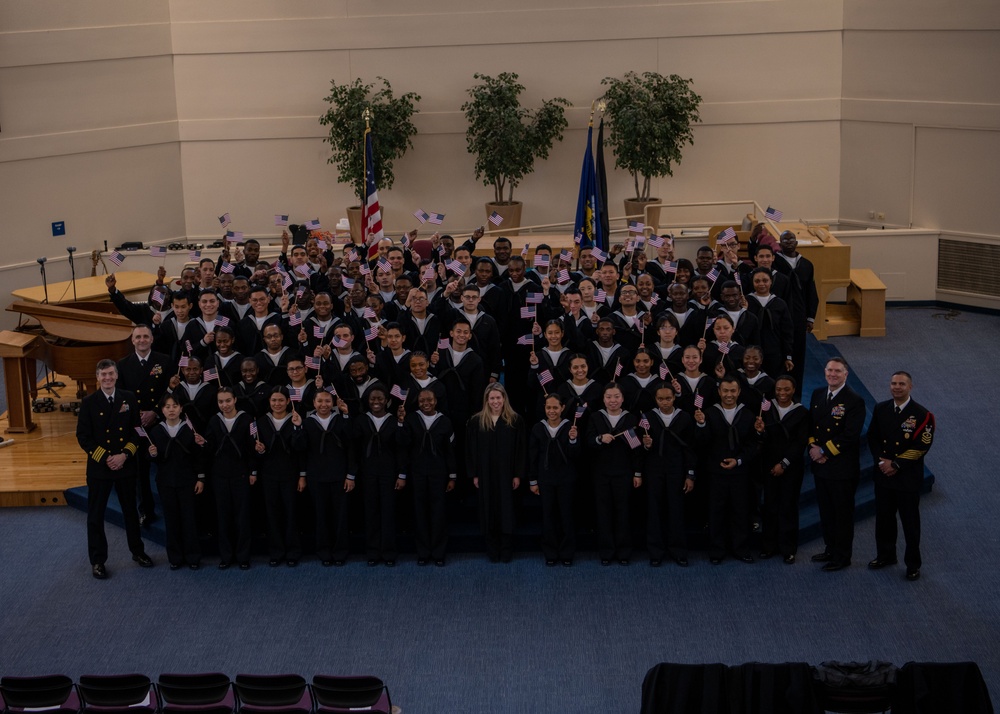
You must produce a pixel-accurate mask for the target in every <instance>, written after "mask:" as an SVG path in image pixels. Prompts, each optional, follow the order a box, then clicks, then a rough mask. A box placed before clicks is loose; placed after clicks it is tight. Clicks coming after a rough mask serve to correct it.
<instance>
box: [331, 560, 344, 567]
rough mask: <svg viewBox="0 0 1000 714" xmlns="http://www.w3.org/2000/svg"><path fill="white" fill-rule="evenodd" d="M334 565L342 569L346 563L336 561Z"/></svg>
mask: <svg viewBox="0 0 1000 714" xmlns="http://www.w3.org/2000/svg"><path fill="white" fill-rule="evenodd" d="M333 564H334V566H335V567H337V568H340V567H342V566H343V565H344V561H343V560H335V561H333Z"/></svg>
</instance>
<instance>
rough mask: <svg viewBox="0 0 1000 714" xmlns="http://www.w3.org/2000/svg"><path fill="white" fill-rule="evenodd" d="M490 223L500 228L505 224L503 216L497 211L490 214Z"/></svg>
mask: <svg viewBox="0 0 1000 714" xmlns="http://www.w3.org/2000/svg"><path fill="white" fill-rule="evenodd" d="M490 223H492V224H493V225H495V226H499V225H500V224H501V223H503V216H501V215H500V214H499V213H497V212H496V211H493V213H491V214H490Z"/></svg>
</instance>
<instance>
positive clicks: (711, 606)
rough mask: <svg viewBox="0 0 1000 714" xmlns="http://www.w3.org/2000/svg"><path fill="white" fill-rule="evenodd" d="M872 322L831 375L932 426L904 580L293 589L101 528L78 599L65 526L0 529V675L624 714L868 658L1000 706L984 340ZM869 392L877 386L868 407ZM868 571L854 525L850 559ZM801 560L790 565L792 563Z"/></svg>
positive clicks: (451, 578) (905, 320)
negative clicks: (846, 366)
mask: <svg viewBox="0 0 1000 714" xmlns="http://www.w3.org/2000/svg"><path fill="white" fill-rule="evenodd" d="M940 314H950V313H946V312H942V311H940V310H938V311H934V310H891V309H890V310H889V311H888V316H887V320H888V325H889V336H888V337H886V338H884V339H860V338H837V339H835V340H833V341H832V342H833V344H834V345H835V346H836V347H837V349H839V350H840V351H841V352H842V353H843V354H844V355H845V356H846V357H847V359H848V361H849V362H850V364H851V369H852V373H853V374H854V375H855V376H857V377H859V378H860V379H861V380H862V381H864V383H866V384H868V385H870V386H871V387H872V391H873V392H874V394H875V396H877V397H879V398H881V397H882V394H883V393H885V392H886V391H887V385H888V380H889V375H890V373H891V372H892V371H893V370H895V369H897V368H899V367H903V368H905V369H908V370H909V371H911V372H912V373H913V374H914V381H915V388H914V398H916V399H917V400H918V401H920V402H922V403H924V404H926V405H927V406H929V407H930V408H932V409H933V410H934V411H935V413H936V415H937V418H938V425H939V431H938V437H937V439H936V440H935V445H934V449H933V450H932V451H931V453H930V456H929V457H928V461H929V465H930V467H931V468H932V469H933V470H934V472H935V473H936V475H937V477H938V480H937V482H936V484H935V488H934V492H933V493H932V494H930V495H929V496H928V497H926V498H925V500H924V502H923V506H922V513H923V526H924V546H923V553H924V568H923V578H922V579H921V580H920V581H919V582H917V583H907V582H905V581H904V580H903V578H902V574H903V571H902V568H888V569H886V570H883V571H879V572H871V571H868V570H867V569H865V568H864V567H861V566H857V565H856V566H855V567H852V568H850V569H848V570H845V571H843V572H840V573H833V574H829V573H822V572H820V571H819V570H818V569H817V568H816V567H815V566H813V565H811V564H809V563H808V562H800V563H798V564H796V565H794V566H791V567H789V566H785V565H783V564H782V563H781V562H780V561H774V560H771V561H767V562H761V563H757V564H755V565H752V566H747V565H743V564H740V563H734V562H726V563H724V564H723V565H721V566H718V567H712V566H710V565H708V564H707V563H706V562H705V561H704V560H702V559H701V558H699V559H696V560H695V561H694V562H692V566H691V567H690V568H688V569H686V570H682V569H680V568H676V567H664V568H660V569H651V568H648V567H646V566H644V565H640V564H633V565H632V566H630V567H628V568H624V567H620V566H613V567H609V568H602V567H601V566H600V565H598V564H597V563H595V562H593V561H586V562H585V561H581V562H580V563H578V564H577V565H576V566H574V567H573V568H571V569H564V568H554V569H550V568H546V567H545V566H544V564H543V563H542V562H541V560H540V558H539V557H538V556H537V554H520V555H519V556H518V557H517V558H516V559H515V561H514V562H513V563H512V564H510V565H508V566H503V565H490V564H489V563H487V562H486V561H485V558H483V557H482V556H478V555H471V554H470V555H463V556H456V557H454V558H452V559H451V560H450V561H449V565H448V567H446V568H444V569H437V568H431V569H421V568H418V567H417V566H416V565H415V564H413V563H412V562H404V563H402V564H400V565H399V566H398V567H396V568H395V569H388V568H382V567H380V568H368V567H366V566H365V565H364V564H363V563H357V562H356V563H351V564H348V566H346V567H345V568H343V569H330V570H327V569H323V568H320V567H317V566H316V565H315V564H303V565H302V566H300V567H299V568H297V569H295V570H289V569H287V568H280V569H274V570H272V569H270V568H267V567H266V566H264V567H262V566H256V567H254V568H253V569H252V570H250V571H249V572H245V573H241V572H239V571H236V572H234V571H227V572H220V571H217V570H215V569H203V570H201V571H199V572H190V571H187V570H182V571H177V572H170V571H169V570H167V568H166V567H165V565H164V561H165V557H164V553H163V550H162V548H160V547H159V546H156V545H150V547H149V551H150V553H151V555H152V556H153V558H154V559H155V560H156V561H157V567H156V568H154V569H152V570H150V571H146V570H142V569H140V568H138V567H136V566H135V565H134V564H133V563H132V562H131V560H130V559H129V556H128V550H127V548H126V546H125V542H124V541H125V539H124V534H123V533H122V532H121V531H120V530H118V529H115V528H109V537H110V541H111V559H110V560H109V562H108V566H109V569H110V570H111V573H112V577H111V578H110V579H109V580H108V581H106V582H98V581H95V580H93V579H92V578H91V577H90V575H89V568H88V566H87V557H86V545H85V527H84V516H83V514H81V513H79V512H77V511H74V510H73V509H69V508H61V509H55V508H52V509H7V510H4V511H0V543H2V544H3V546H2V548H3V564H4V572H3V577H2V578H0V632H2V633H3V641H2V644H0V674H38V673H42V672H52V671H60V672H65V673H66V674H69V675H70V676H74V677H75V676H78V675H80V674H81V673H100V672H123V671H140V672H147V673H149V674H151V675H153V676H155V675H156V674H158V673H160V672H165V671H191V670H219V671H223V672H228V673H230V674H235V673H237V672H255V671H256V672H279V671H297V672H300V673H302V674H305V675H307V676H308V675H312V674H313V673H317V672H337V673H352V672H354V673H359V672H370V673H374V674H377V675H379V676H381V677H383V678H384V679H385V680H386V681H387V682H388V684H389V686H390V687H391V689H392V693H393V701H394V703H397V704H399V705H400V706H402V707H403V709H404V711H405V712H406V713H407V714H411V713H413V712H432V713H437V712H505V713H506V712H531V713H534V712H541V711H547V710H551V711H571V712H633V711H635V710H636V709H637V708H638V706H639V685H640V683H641V681H642V677H643V675H644V674H645V672H646V671H647V670H648V669H649V667H651V666H652V665H654V664H656V663H657V662H660V661H664V660H671V661H677V662H715V661H719V662H724V663H727V664H739V663H742V662H746V661H753V660H758V661H770V662H777V661H805V662H811V663H818V662H820V661H822V660H827V659H839V660H851V659H859V660H867V659H870V658H876V657H877V658H881V659H886V660H889V661H893V662H896V663H897V664H902V663H904V662H906V661H909V660H937V661H957V660H974V661H976V662H978V663H979V665H980V666H981V667H982V669H983V673H984V675H985V677H986V681H987V684H988V685H989V687H990V690H991V692H992V693H993V696H994V697H996V696H997V693H998V692H1000V649H998V648H997V647H996V642H997V641H998V639H1000V606H998V599H997V597H996V593H997V592H998V591H1000V571H998V569H997V568H996V567H995V563H996V554H997V549H998V545H1000V535H998V532H997V529H996V527H995V521H996V514H997V513H998V512H1000V490H998V489H997V488H995V487H994V486H993V483H992V481H993V479H992V476H993V474H994V472H995V470H996V469H995V464H994V462H995V457H994V456H993V455H992V453H987V452H986V450H985V449H984V448H982V446H981V445H980V443H979V442H978V441H977V440H976V439H975V438H974V437H975V436H976V435H978V434H981V433H982V429H983V427H984V421H985V422H987V423H989V422H990V421H992V420H993V418H994V417H993V415H995V414H996V413H997V410H996V406H995V405H996V404H997V402H998V400H1000V383H998V382H997V380H996V379H994V378H993V375H992V370H991V369H990V367H989V364H990V363H989V361H988V359H985V358H984V355H990V354H996V350H997V349H998V348H1000V330H998V329H997V328H998V326H1000V320H998V319H997V318H995V317H991V316H984V315H972V314H965V313H962V314H959V315H951V317H950V319H945V318H943V317H935V315H940ZM882 385H884V386H882ZM855 548H856V555H857V558H856V560H857V562H859V563H863V562H864V561H865V560H867V558H869V557H871V556H874V536H873V522H872V521H871V520H867V521H863V522H861V523H860V524H859V526H858V528H857V536H856V541H855ZM811 552H812V550H811V549H808V548H807V549H804V552H803V553H802V555H803V559H802V560H805V559H806V557H807V556H808V555H809V554H810V553H811Z"/></svg>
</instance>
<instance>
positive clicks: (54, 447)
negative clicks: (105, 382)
mask: <svg viewBox="0 0 1000 714" xmlns="http://www.w3.org/2000/svg"><path fill="white" fill-rule="evenodd" d="M53 379H60V380H62V381H63V382H65V383H66V385H67V386H66V388H65V389H60V390H59V393H60V394H61V395H62V396H61V397H56V396H55V395H54V394H52V395H49V394H48V393H47V392H39V396H40V397H44V396H51V397H52V398H53V399H54V400H55V403H56V411H54V412H47V413H41V414H36V413H34V412H32V414H31V419H32V421H33V422H34V423H35V425H36V428H35V429H34V431H32V432H31V433H29V434H7V433H5V432H6V429H7V424H8V421H7V419H8V417H7V414H6V413H4V414H3V416H0V434H3V437H2V438H3V439H5V440H6V439H13V441H14V443H13V444H10V445H8V446H5V447H3V448H0V508H6V507H10V506H65V505H66V501H65V499H64V497H63V491H64V490H66V489H67V488H76V487H77V486H83V485H85V484H86V482H87V477H86V474H85V472H84V470H85V468H86V455H85V454H84V453H83V450H82V449H81V448H80V446H79V444H77V443H76V416H75V415H74V414H73V413H72V412H61V411H59V404H60V403H64V402H71V401H77V400H76V396H75V395H76V383H75V382H73V381H72V380H70V379H69V378H67V377H65V376H59V377H53Z"/></svg>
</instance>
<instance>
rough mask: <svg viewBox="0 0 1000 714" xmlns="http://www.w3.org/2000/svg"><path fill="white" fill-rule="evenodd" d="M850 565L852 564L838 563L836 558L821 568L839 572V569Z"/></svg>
mask: <svg viewBox="0 0 1000 714" xmlns="http://www.w3.org/2000/svg"><path fill="white" fill-rule="evenodd" d="M848 565H850V563H838V562H837V561H835V560H831V561H830V562H829V563H827V564H826V565H824V566H823V567H822V568H821V570H825V571H826V572H828V573H835V572H837V571H838V570H843V569H844V568H846V567H847V566H848Z"/></svg>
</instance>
